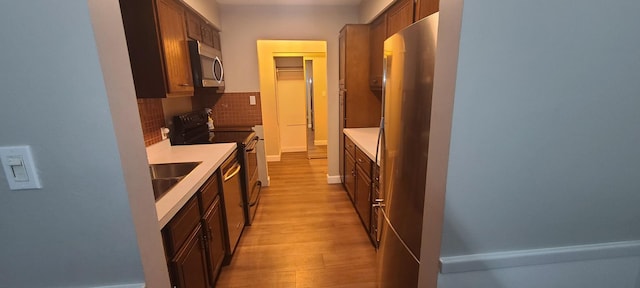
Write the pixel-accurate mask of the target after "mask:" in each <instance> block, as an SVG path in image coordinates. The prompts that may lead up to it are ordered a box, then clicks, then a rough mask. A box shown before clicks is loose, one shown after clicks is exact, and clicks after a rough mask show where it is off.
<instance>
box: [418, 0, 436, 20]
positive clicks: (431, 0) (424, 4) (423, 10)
mask: <svg viewBox="0 0 640 288" xmlns="http://www.w3.org/2000/svg"><path fill="white" fill-rule="evenodd" d="M415 10H416V11H415V21H418V20H420V19H422V18H424V17H427V16H429V15H431V14H433V13H435V12H438V11H439V10H440V1H439V0H417V1H416V9H415Z"/></svg>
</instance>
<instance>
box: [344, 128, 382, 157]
mask: <svg viewBox="0 0 640 288" xmlns="http://www.w3.org/2000/svg"><path fill="white" fill-rule="evenodd" d="M342 131H343V132H344V134H345V135H347V137H349V139H351V141H353V143H355V144H356V146H358V148H360V150H362V152H364V153H365V154H366V155H367V156H368V157H369V159H371V161H376V159H375V158H376V148H377V146H378V145H376V142H377V141H378V133H379V131H380V128H378V127H370V128H344V129H343V130H342ZM376 164H378V165H380V159H378V161H377V163H376Z"/></svg>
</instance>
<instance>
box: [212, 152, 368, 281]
mask: <svg viewBox="0 0 640 288" xmlns="http://www.w3.org/2000/svg"><path fill="white" fill-rule="evenodd" d="M326 175H327V160H326V159H308V158H307V154H306V153H305V152H299V153H285V154H283V155H282V160H281V161H280V162H270V163H269V176H270V177H271V186H270V187H268V188H265V189H263V190H262V194H261V200H260V206H259V207H258V211H257V214H256V218H255V220H254V222H253V225H252V226H250V227H245V230H244V232H243V235H242V238H241V239H240V242H239V243H238V247H237V248H236V252H235V255H234V257H233V260H232V262H231V264H230V265H229V266H226V267H223V268H222V272H221V273H220V277H219V279H218V282H217V284H216V287H375V286H376V285H375V279H376V272H375V269H376V264H375V261H376V260H375V259H376V252H375V249H374V248H373V245H371V243H370V242H369V238H368V237H367V234H366V231H365V230H364V228H363V227H362V224H361V223H360V220H359V218H358V215H357V214H356V212H355V210H354V209H353V206H352V205H351V202H350V201H349V199H348V197H347V195H346V193H345V191H344V189H343V188H342V186H341V185H328V184H327V178H326V177H327V176H326Z"/></svg>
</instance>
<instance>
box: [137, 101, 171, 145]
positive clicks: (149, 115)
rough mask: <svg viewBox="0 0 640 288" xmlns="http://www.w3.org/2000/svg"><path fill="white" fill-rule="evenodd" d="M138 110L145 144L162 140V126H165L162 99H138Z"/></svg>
mask: <svg viewBox="0 0 640 288" xmlns="http://www.w3.org/2000/svg"><path fill="white" fill-rule="evenodd" d="M138 112H140V123H141V124H142V134H143V135H144V145H145V146H149V145H152V144H155V143H158V142H160V141H162V135H161V134H160V128H162V127H164V126H165V123H164V112H163V110H162V99H153V98H145V99H138Z"/></svg>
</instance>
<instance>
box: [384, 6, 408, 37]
mask: <svg viewBox="0 0 640 288" xmlns="http://www.w3.org/2000/svg"><path fill="white" fill-rule="evenodd" d="M386 14H387V38H389V37H390V36H391V35H393V34H396V33H398V31H400V30H402V29H404V28H405V27H407V26H409V25H411V24H412V23H413V0H400V1H398V2H396V3H395V4H393V6H391V7H390V8H389V10H387V13H386Z"/></svg>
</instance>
